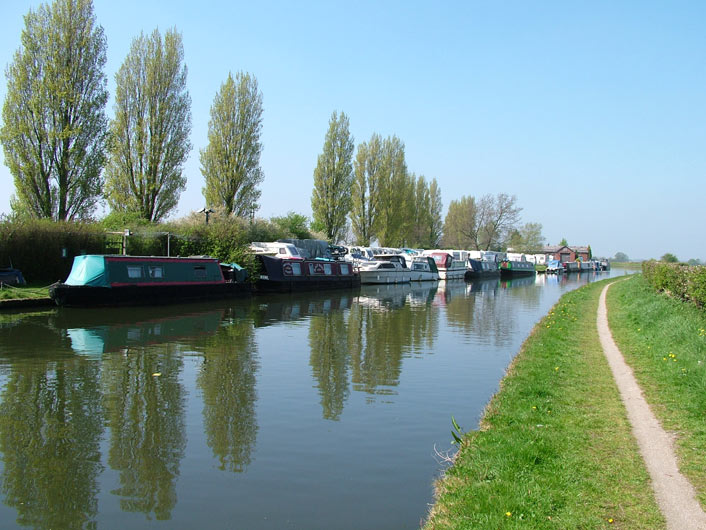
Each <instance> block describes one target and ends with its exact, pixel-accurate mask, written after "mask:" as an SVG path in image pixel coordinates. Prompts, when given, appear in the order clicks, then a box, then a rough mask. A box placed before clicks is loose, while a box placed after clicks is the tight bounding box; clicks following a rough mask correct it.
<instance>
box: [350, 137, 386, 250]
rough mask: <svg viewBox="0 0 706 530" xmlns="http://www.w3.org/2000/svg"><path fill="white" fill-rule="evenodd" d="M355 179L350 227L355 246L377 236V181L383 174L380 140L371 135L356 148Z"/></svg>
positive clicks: (366, 243) (366, 242) (368, 241)
mask: <svg viewBox="0 0 706 530" xmlns="http://www.w3.org/2000/svg"><path fill="white" fill-rule="evenodd" d="M354 169H355V176H354V179H353V187H352V191H351V203H352V205H351V225H352V230H353V237H354V240H355V242H356V244H358V245H365V246H368V245H370V242H371V241H372V240H373V239H374V238H375V237H376V234H375V231H374V230H375V224H376V220H377V214H378V201H379V194H378V192H377V191H378V190H377V185H378V182H379V181H380V179H381V174H382V171H383V152H382V138H380V136H379V135H378V134H373V135H372V137H371V138H370V141H369V142H363V143H361V144H359V145H358V152H357V153H356V157H355V163H354Z"/></svg>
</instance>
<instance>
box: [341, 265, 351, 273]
mask: <svg viewBox="0 0 706 530" xmlns="http://www.w3.org/2000/svg"><path fill="white" fill-rule="evenodd" d="M350 273H351V272H350V268H349V267H348V265H347V264H345V263H341V274H350Z"/></svg>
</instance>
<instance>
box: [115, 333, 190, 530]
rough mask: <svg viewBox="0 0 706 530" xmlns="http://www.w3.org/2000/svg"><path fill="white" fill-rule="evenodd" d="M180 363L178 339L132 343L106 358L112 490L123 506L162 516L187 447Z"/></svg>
mask: <svg viewBox="0 0 706 530" xmlns="http://www.w3.org/2000/svg"><path fill="white" fill-rule="evenodd" d="M182 367H183V360H182V354H181V352H180V351H179V344H178V343H166V344H163V345H159V346H155V347H136V348H133V349H129V350H126V351H125V352H124V353H123V354H120V353H118V354H111V355H109V356H108V357H107V358H106V359H105V361H104V367H103V369H104V392H103V395H104V401H105V410H106V417H107V420H108V425H109V427H110V433H111V435H110V451H109V455H108V464H109V465H110V467H111V468H113V469H115V470H116V471H118V472H119V475H120V487H119V488H117V489H115V490H113V491H112V493H113V494H115V495H118V496H119V497H120V498H121V499H120V506H121V508H122V509H123V510H125V511H128V512H141V513H144V514H147V515H148V516H151V515H152V514H154V516H155V517H156V518H157V519H159V520H166V519H169V518H170V517H171V511H172V509H173V508H174V506H175V505H176V502H177V495H176V479H177V477H178V476H179V464H180V461H181V459H182V458H183V456H184V449H185V447H186V436H185V435H184V405H185V397H184V388H183V386H182V384H181V383H180V381H179V378H180V374H181V371H182Z"/></svg>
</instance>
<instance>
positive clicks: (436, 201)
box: [422, 178, 444, 248]
mask: <svg viewBox="0 0 706 530" xmlns="http://www.w3.org/2000/svg"><path fill="white" fill-rule="evenodd" d="M429 204H430V206H429V219H428V223H429V224H428V225H427V227H426V228H427V233H426V235H427V239H426V240H424V241H423V242H422V246H423V247H424V248H434V247H437V246H438V245H439V243H440V242H441V235H442V233H443V228H444V222H443V220H442V218H441V212H442V210H443V208H444V205H443V202H442V201H441V188H439V184H438V182H437V181H436V179H435V178H434V179H432V181H431V182H430V183H429Z"/></svg>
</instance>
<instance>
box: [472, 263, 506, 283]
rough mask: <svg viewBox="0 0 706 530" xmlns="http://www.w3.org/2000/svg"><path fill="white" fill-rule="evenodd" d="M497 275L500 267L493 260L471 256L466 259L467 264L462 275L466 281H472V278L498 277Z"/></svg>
mask: <svg viewBox="0 0 706 530" xmlns="http://www.w3.org/2000/svg"><path fill="white" fill-rule="evenodd" d="M499 276H500V269H499V268H498V264H497V263H496V262H495V261H486V260H480V259H473V258H469V259H468V266H467V268H466V274H465V276H464V277H465V279H466V281H467V282H472V281H474V280H488V279H491V278H498V277H499Z"/></svg>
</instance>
